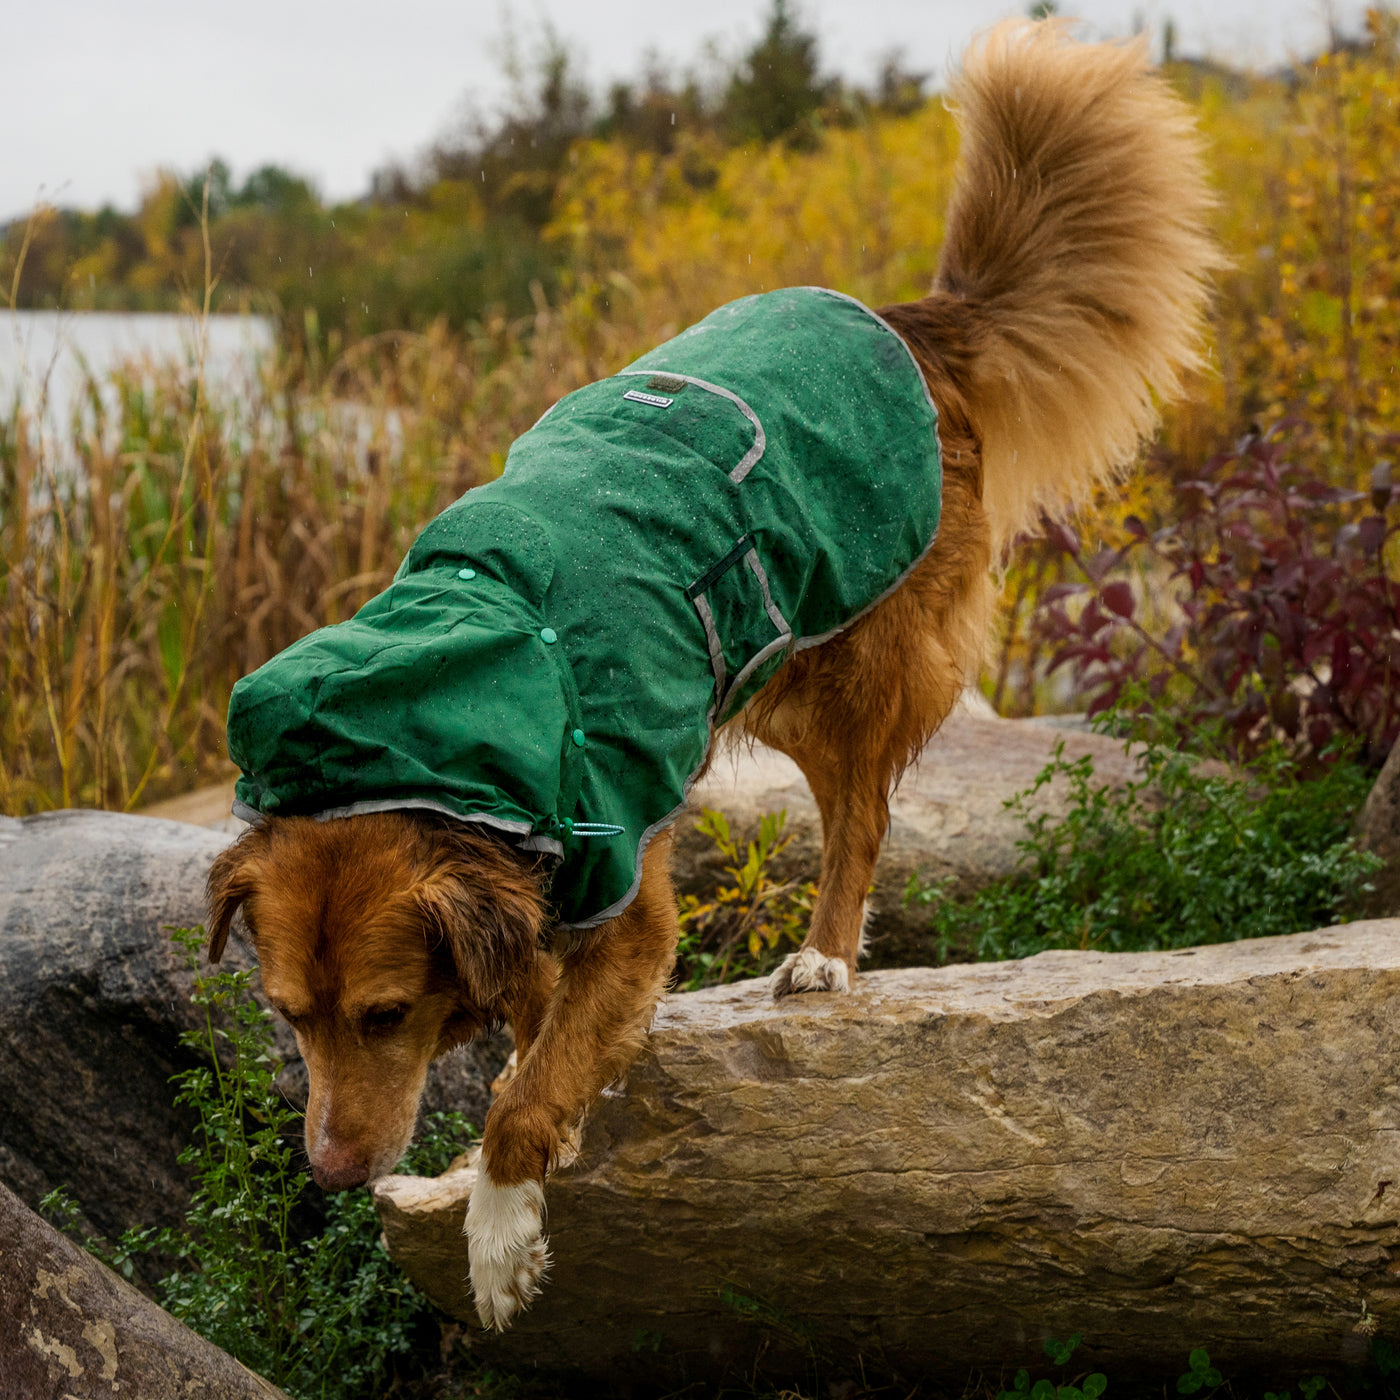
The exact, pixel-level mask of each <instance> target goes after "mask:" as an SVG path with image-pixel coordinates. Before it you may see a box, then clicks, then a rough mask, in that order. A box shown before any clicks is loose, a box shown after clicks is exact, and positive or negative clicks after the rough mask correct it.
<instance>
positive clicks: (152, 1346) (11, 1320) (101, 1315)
mask: <svg viewBox="0 0 1400 1400" xmlns="http://www.w3.org/2000/svg"><path fill="white" fill-rule="evenodd" d="M114 1395H129V1396H131V1397H133V1400H279V1398H280V1400H286V1397H285V1395H284V1394H283V1392H282V1391H280V1390H278V1389H277V1387H276V1386H274V1385H270V1384H269V1383H268V1382H267V1381H265V1380H263V1378H262V1377H261V1376H257V1375H254V1374H253V1372H252V1371H250V1370H248V1369H247V1367H245V1366H242V1365H240V1364H239V1363H238V1362H237V1361H235V1360H234V1359H233V1357H231V1356H230V1355H229V1354H228V1353H227V1352H224V1351H220V1350H219V1348H218V1347H216V1346H213V1345H211V1344H210V1343H209V1342H206V1341H205V1340H204V1339H203V1338H202V1337H197V1336H196V1335H195V1334H194V1333H193V1332H191V1331H190V1329H189V1328H188V1327H186V1326H185V1325H184V1324H183V1323H181V1322H177V1321H176V1320H175V1319H174V1318H173V1317H171V1316H170V1314H169V1313H167V1312H164V1311H163V1310H162V1309H160V1308H158V1307H157V1306H156V1305H155V1304H154V1303H153V1302H151V1300H150V1299H149V1298H146V1297H143V1296H142V1295H141V1294H140V1293H138V1292H137V1291H136V1290H135V1289H134V1288H133V1287H132V1286H131V1285H130V1284H129V1283H126V1282H125V1281H123V1280H122V1279H120V1278H118V1277H117V1276H116V1274H114V1273H113V1272H112V1271H111V1270H110V1269H108V1268H106V1267H105V1266H104V1265H102V1264H100V1263H98V1261H97V1260H96V1259H94V1258H93V1257H92V1256H91V1255H90V1254H87V1253H85V1252H84V1251H83V1250H81V1249H79V1248H78V1247H77V1246H76V1245H75V1244H73V1243H72V1242H71V1241H69V1240H66V1239H64V1238H63V1236H62V1235H60V1234H59V1233H58V1232H57V1231H56V1230H54V1229H52V1228H51V1227H50V1226H49V1225H47V1224H46V1223H45V1222H44V1221H42V1220H40V1219H39V1217H38V1216H37V1215H35V1214H33V1212H32V1211H29V1210H27V1209H26V1208H25V1206H24V1205H23V1203H22V1202H20V1201H19V1199H18V1198H17V1197H15V1196H14V1195H13V1194H12V1193H11V1192H9V1191H7V1190H6V1189H5V1187H4V1186H0V1400H49V1397H54V1400H58V1397H62V1400H109V1397H111V1396H114Z"/></svg>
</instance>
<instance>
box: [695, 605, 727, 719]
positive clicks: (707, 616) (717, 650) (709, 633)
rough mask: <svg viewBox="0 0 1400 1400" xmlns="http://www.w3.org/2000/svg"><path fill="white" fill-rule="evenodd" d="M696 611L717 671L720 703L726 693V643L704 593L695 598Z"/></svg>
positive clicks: (711, 661) (713, 667)
mask: <svg viewBox="0 0 1400 1400" xmlns="http://www.w3.org/2000/svg"><path fill="white" fill-rule="evenodd" d="M694 603H695V611H696V612H698V613H699V614H700V621H701V623H702V624H703V625H704V628H705V645H706V646H708V647H709V649H710V666H711V668H712V669H713V670H714V673H715V704H716V705H718V704H719V702H720V700H721V698H722V697H723V695H724V679H725V675H726V672H725V669H724V643H723V642H721V641H720V639H719V632H718V631H717V630H716V628H715V615H714V613H712V612H711V611H710V603H709V599H707V598H706V597H705V595H704V594H703V593H697V594H696V595H695V598H694Z"/></svg>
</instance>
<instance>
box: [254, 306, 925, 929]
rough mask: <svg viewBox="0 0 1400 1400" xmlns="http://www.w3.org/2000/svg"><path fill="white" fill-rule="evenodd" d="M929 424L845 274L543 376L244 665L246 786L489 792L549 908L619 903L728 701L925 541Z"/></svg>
mask: <svg viewBox="0 0 1400 1400" xmlns="http://www.w3.org/2000/svg"><path fill="white" fill-rule="evenodd" d="M936 428H937V414H936V412H935V409H934V406H933V402H932V400H931V399H930V397H929V393H928V387H927V385H926V384H925V383H924V379H923V375H922V373H921V372H920V370H919V368H918V366H917V364H916V363H915V361H914V358H913V356H912V355H911V354H910V352H909V349H908V347H907V346H906V345H905V343H904V341H903V340H902V339H900V337H899V336H898V335H897V334H896V333H895V332H894V331H893V330H892V329H891V328H890V327H889V326H888V325H886V323H885V322H884V321H882V320H881V319H880V318H879V317H878V316H876V315H875V314H874V312H872V311H870V310H869V309H868V308H866V307H865V306H863V305H861V303H859V302H857V301H855V300H853V299H852V298H850V297H847V296H843V295H842V294H840V293H838V292H830V291H825V290H823V289H821V288H816V287H794V288H788V289H786V290H783V291H777V292H769V293H767V294H766V295H763V296H751V297H744V298H743V299H742V300H740V301H735V302H731V303H730V304H729V305H727V306H722V307H720V308H719V310H717V311H714V312H712V313H711V314H710V315H709V316H707V317H706V318H705V319H704V320H703V321H701V322H699V324H697V325H694V326H692V327H691V328H690V329H689V330H687V331H685V332H684V333H683V334H681V335H679V336H677V337H676V338H675V339H674V340H671V341H668V342H667V343H666V344H664V345H662V346H659V347H658V348H657V349H655V350H653V351H651V353H650V354H647V355H644V356H643V357H642V358H641V359H640V360H638V361H637V362H636V363H635V364H634V365H632V366H631V367H630V368H628V369H625V370H623V371H622V373H621V374H618V375H616V376H614V377H613V378H611V379H605V380H602V381H600V382H599V383H596V384H590V385H588V386H587V387H586V388H584V389H580V390H578V391H577V392H576V393H573V394H570V395H569V396H568V397H567V398H564V399H561V400H560V401H559V402H558V403H557V404H555V405H554V407H553V408H551V409H550V410H549V411H548V412H547V413H546V414H545V415H544V417H542V418H541V419H540V421H539V422H538V423H536V424H535V426H534V427H533V428H531V429H530V431H529V432H527V433H526V434H525V435H524V436H523V437H521V438H520V439H519V440H518V441H517V442H516V443H515V444H514V446H513V447H512V448H511V450H510V455H509V457H508V458H507V460H506V465H505V471H504V473H503V474H502V475H501V477H500V478H499V479H498V480H496V481H493V482H490V483H489V484H487V485H485V486H479V487H477V488H476V489H474V490H472V491H469V492H467V494H466V495H465V496H463V497H462V498H461V500H459V501H457V502H456V503H455V504H454V505H452V506H451V507H449V508H448V509H447V510H446V511H444V512H443V513H442V514H441V515H440V516H438V517H437V519H436V520H434V521H433V522H432V523H431V524H430V525H429V526H428V527H427V528H426V529H425V530H424V531H423V533H422V534H421V535H420V536H419V537H418V539H417V541H416V542H415V543H414V545H413V547H412V549H410V550H409V553H408V557H407V558H406V559H405V560H404V561H403V564H402V565H401V567H400V568H399V571H398V573H397V574H396V575H395V577H394V581H393V583H392V584H391V585H390V587H389V588H388V589H386V590H385V591H384V592H383V593H381V594H380V595H379V596H378V597H376V598H373V599H371V600H370V602H368V603H366V604H365V606H364V607H363V608H361V609H360V611H359V612H358V613H357V614H356V615H355V616H354V617H353V618H351V619H350V620H349V621H348V622H342V623H339V624H337V625H336V626H333V627H323V628H321V629H320V630H319V631H317V632H313V633H312V634H311V635H310V636H307V637H304V638H302V640H301V641H299V642H297V643H295V644H294V645H293V646H290V647H288V648H287V650H286V651H284V652H282V653H281V654H280V655H278V656H275V657H273V658H272V660H271V661H269V662H268V663H267V664H266V665H265V666H262V667H260V668H259V669H258V670H257V671H255V672H253V674H252V675H250V676H247V677H245V678H244V679H243V680H242V681H240V682H239V683H238V685H237V686H236V687H235V688H234V692H233V698H232V701H231V703H230V705H229V718H228V746H229V753H230V754H231V755H232V757H233V759H234V761H235V762H236V763H237V764H238V765H239V767H240V768H241V769H242V770H243V776H242V777H241V779H240V780H239V783H238V788H237V802H236V803H235V807H234V810H235V812H236V813H237V814H238V815H240V816H242V817H244V818H245V819H249V820H253V821H256V820H258V819H259V818H260V817H261V816H264V815H271V814H276V815H315V816H319V817H325V818H330V817H338V816H348V815H352V814H354V813H359V812H371V811H384V810H387V809H393V808H411V807H419V808H429V809H432V810H436V811H440V812H444V813H448V814H450V815H452V816H455V817H459V818H462V819H464V820H467V821H474V822H481V823H483V824H484V825H486V826H488V827H493V828H495V829H496V830H498V831H499V832H501V833H503V834H505V835H506V836H507V837H508V838H510V839H512V840H514V841H515V842H516V843H517V844H518V845H520V846H522V847H524V848H526V849H531V850H536V851H546V852H549V853H550V854H552V855H553V856H555V857H556V858H557V860H558V866H557V869H556V871H555V875H554V880H553V885H552V898H553V900H554V902H555V906H556V911H557V914H558V918H559V922H560V923H561V924H563V925H565V926H573V927H591V926H592V925H595V924H598V923H601V922H602V921H604V920H606V919H609V918H612V917H614V916H615V915H617V914H619V913H621V912H622V910H623V909H625V908H626V907H627V905H628V904H629V903H630V902H631V900H632V899H633V897H634V896H635V895H636V892H637V887H638V883H639V881H640V878H641V874H640V872H641V856H642V852H643V851H644V850H645V848H646V845H647V842H648V841H649V840H650V839H651V837H652V836H653V835H654V834H655V833H656V832H657V831H659V830H661V829H662V828H664V827H665V826H667V825H668V824H670V823H671V822H672V821H674V820H675V818H676V817H677V816H678V814H679V813H680V811H681V809H682V807H683V805H684V803H685V799H686V794H687V792H688V790H689V787H690V784H691V781H692V780H693V778H694V776H695V774H696V773H697V772H698V771H699V769H700V767H701V766H702V764H703V762H704V760H705V755H706V753H707V751H708V749H709V745H710V742H711V736H712V734H713V732H714V729H715V727H716V725H718V724H719V723H721V722H722V721H723V720H725V719H727V718H729V717H730V716H732V715H733V714H735V713H737V712H738V710H739V709H740V708H742V706H743V705H744V703H745V702H746V701H748V700H749V699H750V698H751V697H752V696H753V695H755V694H756V693H757V692H758V690H759V689H760V688H761V687H762V686H763V684H764V682H765V681H767V680H768V679H769V678H770V677H771V676H772V675H773V673H774V672H775V671H776V670H777V669H778V667H779V666H780V665H781V664H782V662H783V660H784V658H785V657H787V656H788V655H790V654H791V653H792V652H793V651H795V650H797V649H800V648H802V647H809V646H815V645H816V644H817V643H819V642H822V641H825V640H827V639H828V638H829V637H831V636H832V635H834V634H835V633H836V632H839V631H840V630H841V629H842V628H844V627H847V626H849V625H850V624H851V623H852V622H853V621H854V620H855V619H856V618H858V617H859V616H860V615H861V614H862V613H864V612H866V611H867V610H868V609H869V608H871V607H872V606H873V605H874V604H875V603H877V602H879V601H880V599H881V598H883V597H884V596H885V595H886V594H888V593H889V592H891V591H892V590H893V589H894V588H896V587H897V586H898V585H899V583H900V582H901V581H902V580H903V578H904V576H905V575H906V574H907V573H908V572H909V570H910V569H911V568H913V566H914V565H915V564H916V563H917V562H918V561H919V559H920V558H921V557H922V556H923V555H924V553H925V552H926V551H927V550H928V548H929V547H930V545H931V544H932V543H933V538H934V535H935V532H936V531H937V528H938V516H939V505H940V497H941V486H942V480H941V472H940V464H939V452H938V436H937V431H936Z"/></svg>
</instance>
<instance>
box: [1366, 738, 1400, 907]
mask: <svg viewBox="0 0 1400 1400" xmlns="http://www.w3.org/2000/svg"><path fill="white" fill-rule="evenodd" d="M1356 842H1357V845H1359V846H1360V847H1361V849H1362V850H1364V851H1370V852H1372V853H1373V854H1374V855H1377V856H1379V857H1380V859H1381V861H1382V862H1383V864H1382V865H1381V867H1380V869H1379V870H1377V871H1376V873H1375V874H1374V875H1372V876H1371V883H1372V885H1374V886H1375V889H1374V891H1373V892H1372V894H1370V895H1369V896H1368V897H1367V898H1366V900H1365V902H1364V904H1365V911H1366V912H1367V913H1369V914H1374V915H1378V916H1390V915H1393V914H1400V744H1396V745H1395V746H1394V747H1393V748H1392V749H1391V750H1390V755H1389V757H1388V758H1387V759H1386V761H1385V763H1384V765H1383V766H1382V768H1381V771H1380V774H1379V775H1378V776H1377V778H1376V781H1375V784H1374V785H1373V786H1372V788H1371V791H1370V792H1369V793H1368V794H1367V796H1366V801H1365V802H1364V803H1363V804H1362V807H1361V811H1360V813H1359V814H1358V816H1357V818H1356Z"/></svg>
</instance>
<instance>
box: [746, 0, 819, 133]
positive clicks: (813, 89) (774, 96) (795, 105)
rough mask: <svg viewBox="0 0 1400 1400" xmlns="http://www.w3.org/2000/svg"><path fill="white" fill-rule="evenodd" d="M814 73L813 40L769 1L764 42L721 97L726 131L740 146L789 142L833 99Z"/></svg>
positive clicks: (777, 2)
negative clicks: (749, 141) (741, 142)
mask: <svg viewBox="0 0 1400 1400" xmlns="http://www.w3.org/2000/svg"><path fill="white" fill-rule="evenodd" d="M835 86H836V85H835V83H834V82H833V81H832V80H830V79H823V78H822V77H821V75H820V72H819V68H818V57H817V36H816V35H815V34H813V33H811V32H810V31H808V30H805V29H803V28H801V27H800V26H799V24H798V22H797V19H796V17H795V16H794V15H793V13H792V11H791V10H790V9H789V8H788V3H787V0H773V8H772V9H771V10H770V11H769V12H768V22H767V25H766V27H765V28H764V31H763V36H762V37H761V38H760V39H759V41H758V43H757V44H755V45H754V47H753V48H752V49H750V50H749V52H748V53H747V54H746V55H745V57H744V59H743V61H742V62H741V63H740V65H739V68H738V70H737V71H736V72H735V73H734V75H733V76H732V77H731V78H730V80H729V87H728V90H727V91H726V93H725V98H724V109H723V117H724V119H725V125H726V126H728V127H729V129H730V131H731V133H732V135H733V136H734V137H735V138H736V139H738V140H745V139H754V138H757V139H758V140H760V141H776V140H777V139H778V138H779V137H789V138H791V137H793V135H794V134H796V133H798V132H799V130H800V129H801V128H803V127H807V128H808V129H809V130H810V123H811V118H812V117H813V115H814V114H815V113H816V112H817V111H818V110H819V109H820V108H821V107H822V105H823V104H824V103H825V102H826V101H827V100H828V99H829V98H830V97H831V96H832V95H833V93H834V90H835Z"/></svg>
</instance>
